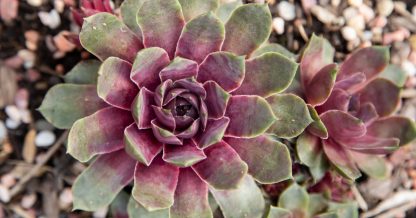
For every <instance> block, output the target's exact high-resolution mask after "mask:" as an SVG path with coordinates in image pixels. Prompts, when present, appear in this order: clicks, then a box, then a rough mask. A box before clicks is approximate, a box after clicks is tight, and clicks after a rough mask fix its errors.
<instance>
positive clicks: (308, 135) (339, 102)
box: [297, 36, 416, 179]
mask: <svg viewBox="0 0 416 218" xmlns="http://www.w3.org/2000/svg"><path fill="white" fill-rule="evenodd" d="M333 55H334V49H333V48H332V47H331V45H330V44H329V42H327V41H326V40H325V39H323V38H319V37H316V36H313V37H312V38H311V40H310V42H309V44H308V46H307V47H306V49H305V50H304V52H303V55H302V57H301V64H300V72H301V83H302V87H303V91H304V92H303V93H304V96H305V99H306V102H307V103H308V104H309V109H310V111H311V114H312V117H313V118H314V119H315V122H314V123H312V124H311V125H310V126H309V127H308V128H307V131H305V132H304V133H303V134H302V135H301V136H300V137H299V139H298V141H297V152H298V155H299V157H300V159H301V160H302V162H303V163H305V164H306V165H308V166H309V167H310V168H311V172H312V173H313V174H314V175H315V178H317V179H319V178H321V177H322V176H323V175H324V173H325V170H326V164H325V160H326V158H325V157H327V159H328V160H329V161H330V162H331V163H332V165H333V166H334V167H335V168H336V169H338V170H339V172H340V173H341V174H342V175H344V176H345V177H347V178H349V179H356V178H358V177H359V176H360V175H361V173H360V170H362V171H364V172H365V173H367V174H368V175H370V176H373V177H378V178H380V177H385V176H386V175H387V174H386V173H387V169H386V165H385V164H384V159H383V158H381V157H380V155H385V154H388V153H390V152H392V151H393V150H395V149H396V148H397V147H398V146H401V145H405V144H407V143H409V142H410V141H412V140H413V139H414V138H415V137H416V129H415V125H414V122H413V121H411V120H410V119H408V118H405V117H400V116H392V113H394V112H395V110H396V109H397V108H398V106H399V105H400V88H399V87H398V86H397V85H396V84H395V83H394V82H393V81H391V80H389V79H386V78H385V77H384V76H383V77H381V76H380V73H381V72H382V71H383V69H384V68H385V67H386V66H387V65H388V62H389V52H388V48H385V47H378V46H373V47H368V48H362V49H359V50H357V51H356V52H354V53H352V54H351V55H350V56H349V57H348V58H347V59H346V60H345V61H344V62H343V63H342V64H341V65H340V67H339V69H338V67H337V65H336V64H334V63H333ZM394 73H397V74H398V72H394Z"/></svg>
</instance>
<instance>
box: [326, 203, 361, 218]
mask: <svg viewBox="0 0 416 218" xmlns="http://www.w3.org/2000/svg"><path fill="white" fill-rule="evenodd" d="M328 211H329V212H331V211H333V212H336V213H337V214H338V217H339V218H358V206H357V204H356V203H335V202H330V203H329V208H328Z"/></svg>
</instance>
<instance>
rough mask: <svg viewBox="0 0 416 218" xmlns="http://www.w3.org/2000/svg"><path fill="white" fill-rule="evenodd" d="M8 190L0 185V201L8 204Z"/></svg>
mask: <svg viewBox="0 0 416 218" xmlns="http://www.w3.org/2000/svg"><path fill="white" fill-rule="evenodd" d="M10 197H11V196H10V190H9V189H8V188H6V187H5V186H4V185H0V201H2V202H4V203H8V202H9V201H10Z"/></svg>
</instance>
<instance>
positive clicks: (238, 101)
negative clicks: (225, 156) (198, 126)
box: [225, 95, 276, 138]
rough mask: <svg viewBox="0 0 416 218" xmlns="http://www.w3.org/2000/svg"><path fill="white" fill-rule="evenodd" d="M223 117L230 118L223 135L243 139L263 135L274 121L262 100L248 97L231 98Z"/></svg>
mask: <svg viewBox="0 0 416 218" xmlns="http://www.w3.org/2000/svg"><path fill="white" fill-rule="evenodd" d="M225 116H227V117H229V118H230V124H229V125H228V128H227V130H226V132H225V135H226V136H234V137H244V138H252V137H256V136H259V135H261V134H263V133H264V132H266V130H267V129H268V128H269V127H270V126H271V125H272V124H273V123H274V122H275V120H276V118H275V116H274V114H273V111H272V108H271V107H270V105H269V104H268V103H267V101H266V100H265V99H264V98H262V97H259V96H249V95H236V96H232V97H231V98H230V101H229V102H228V107H227V111H226V112H225Z"/></svg>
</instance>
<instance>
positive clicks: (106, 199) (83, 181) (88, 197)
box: [72, 150, 135, 211]
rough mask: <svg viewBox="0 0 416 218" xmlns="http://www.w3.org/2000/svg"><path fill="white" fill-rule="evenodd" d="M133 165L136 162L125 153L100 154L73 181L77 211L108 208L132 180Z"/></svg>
mask: <svg viewBox="0 0 416 218" xmlns="http://www.w3.org/2000/svg"><path fill="white" fill-rule="evenodd" d="M134 166H135V161H134V160H133V159H131V158H130V157H129V156H128V155H127V154H126V153H125V152H124V150H119V151H115V152H112V153H110V154H104V155H100V156H99V157H98V158H97V159H96V160H95V161H94V162H93V163H92V164H91V165H90V166H89V167H88V168H87V169H86V170H85V171H83V172H82V173H81V175H80V176H78V178H77V179H76V180H75V182H74V185H73V187H72V194H73V196H74V210H77V209H79V210H86V211H95V210H98V209H100V208H103V207H105V206H108V205H109V204H110V203H111V201H113V199H114V198H115V197H116V195H117V194H118V193H119V192H120V191H121V189H122V188H124V186H126V185H128V184H129V183H130V181H131V180H132V179H133V172H134Z"/></svg>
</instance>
